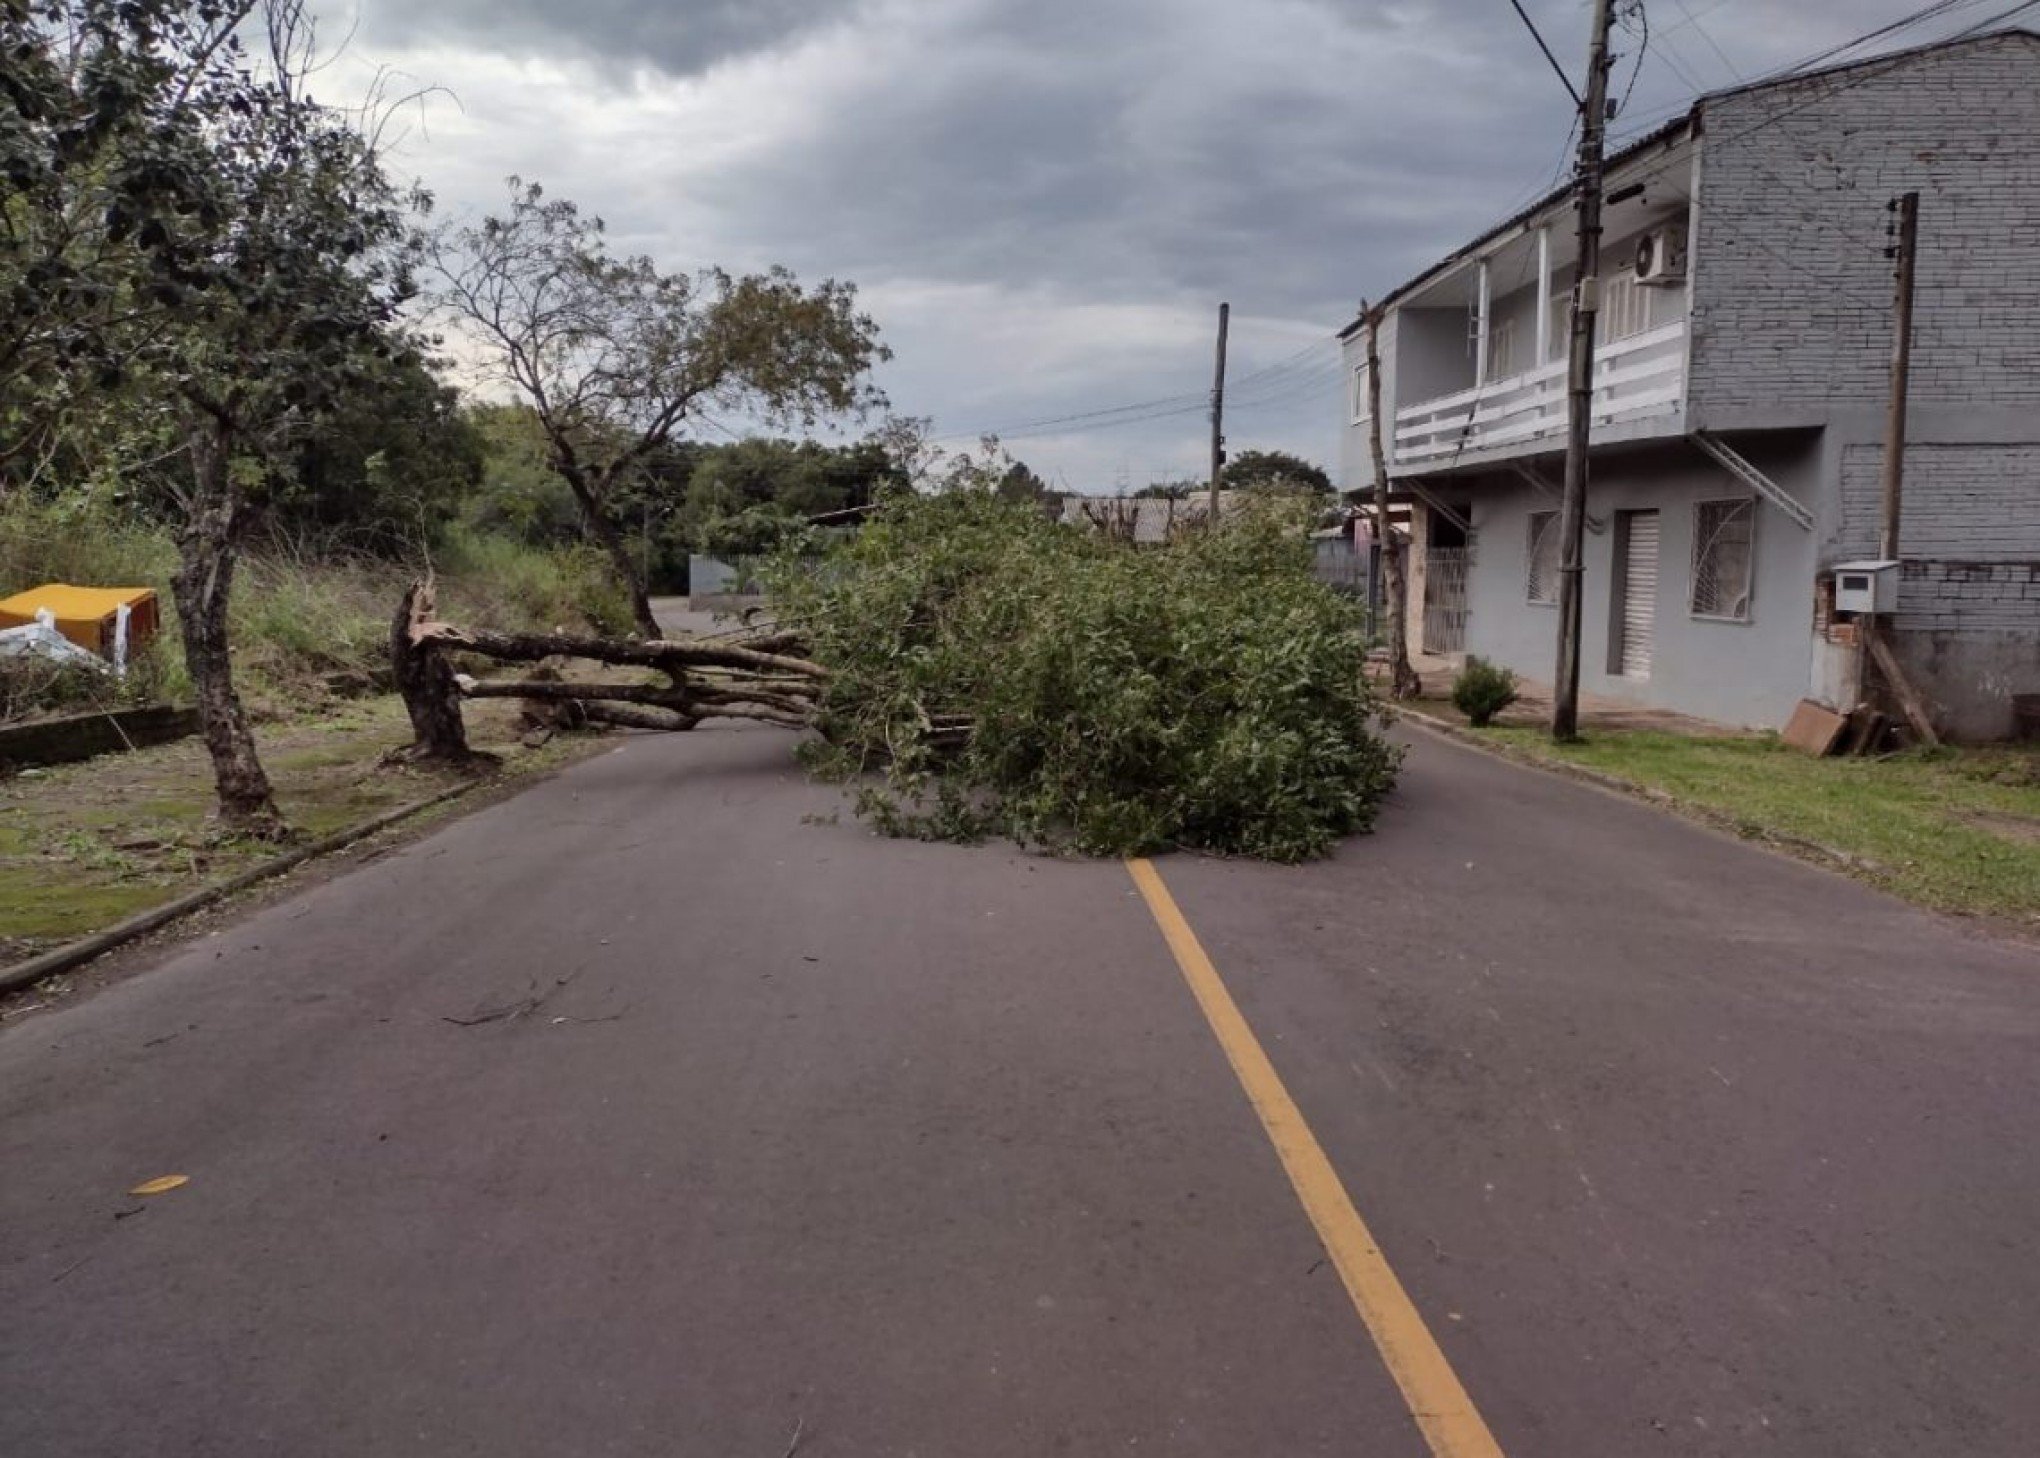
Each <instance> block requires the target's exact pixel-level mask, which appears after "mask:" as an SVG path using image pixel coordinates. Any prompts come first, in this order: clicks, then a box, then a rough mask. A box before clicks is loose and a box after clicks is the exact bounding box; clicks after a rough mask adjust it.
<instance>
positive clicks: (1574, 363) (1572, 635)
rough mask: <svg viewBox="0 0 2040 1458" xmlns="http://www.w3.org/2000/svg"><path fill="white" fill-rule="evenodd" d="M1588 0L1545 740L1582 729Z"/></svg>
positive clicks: (1602, 118)
mask: <svg viewBox="0 0 2040 1458" xmlns="http://www.w3.org/2000/svg"><path fill="white" fill-rule="evenodd" d="M1609 4H1610V0H1594V32H1593V40H1592V43H1591V44H1590V46H1589V48H1588V51H1587V99H1586V104H1585V105H1584V106H1583V107H1581V109H1580V152H1579V163H1578V173H1577V178H1578V192H1579V246H1580V258H1579V266H1578V268H1577V269H1576V270H1575V271H1574V276H1573V302H1572V331H1571V333H1572V340H1571V353H1570V354H1569V355H1568V363H1567V365H1566V437H1565V490H1564V495H1563V497H1562V499H1561V502H1560V510H1559V552H1560V561H1559V569H1558V574H1559V575H1558V671H1557V673H1556V674H1555V675H1554V682H1553V684H1552V695H1551V737H1552V738H1553V739H1557V740H1561V741H1563V740H1570V739H1577V738H1578V737H1579V732H1580V624H1581V603H1580V585H1581V583H1580V579H1581V577H1582V576H1583V574H1584V567H1583V565H1582V563H1581V560H1580V559H1581V554H1582V550H1583V547H1584V539H1583V533H1584V529H1585V526H1586V519H1587V443H1588V434H1589V430H1590V427H1591V424H1592V421H1593V406H1594V316H1595V314H1596V313H1597V312H1598V311H1599V309H1600V307H1601V297H1600V294H1601V147H1602V142H1603V139H1604V137H1605V134H1606V131H1607V127H1608V11H1609Z"/></svg>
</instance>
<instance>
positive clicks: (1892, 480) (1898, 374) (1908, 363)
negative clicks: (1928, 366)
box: [1877, 192, 1920, 560]
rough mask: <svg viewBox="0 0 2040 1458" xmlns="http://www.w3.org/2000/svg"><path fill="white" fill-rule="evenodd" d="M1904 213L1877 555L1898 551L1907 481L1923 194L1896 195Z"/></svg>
mask: <svg viewBox="0 0 2040 1458" xmlns="http://www.w3.org/2000/svg"><path fill="white" fill-rule="evenodd" d="M1891 210H1892V211H1893V212H1894V213H1896V214H1897V215H1898V243H1897V246H1896V247H1894V248H1890V249H1887V250H1886V253H1887V255H1895V256H1896V257H1897V259H1898V268H1897V280H1898V281H1897V285H1896V291H1895V298H1894V302H1893V304H1892V310H1891V313H1892V331H1891V403H1890V411H1889V413H1888V414H1887V415H1886V416H1885V420H1884V524H1883V528H1882V530H1881V531H1880V532H1879V533H1878V536H1877V555H1878V556H1880V557H1883V558H1885V559H1886V560H1895V559H1896V558H1897V556H1898V518H1899V504H1900V497H1901V495H1902V493H1903V490H1904V486H1905V407H1906V396H1907V394H1908V393H1909V390H1910V385H1911V380H1912V335H1913V264H1914V260H1915V258H1916V256H1917V254H1918V252H1919V238H1920V195H1919V194H1918V193H1916V192H1909V193H1907V194H1905V196H1903V197H1897V198H1893V199H1892V200H1891Z"/></svg>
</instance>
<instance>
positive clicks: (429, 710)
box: [390, 579, 495, 768]
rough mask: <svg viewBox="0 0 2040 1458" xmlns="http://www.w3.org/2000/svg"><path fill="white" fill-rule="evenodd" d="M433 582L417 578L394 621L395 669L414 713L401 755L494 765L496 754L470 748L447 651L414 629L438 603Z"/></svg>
mask: <svg viewBox="0 0 2040 1458" xmlns="http://www.w3.org/2000/svg"><path fill="white" fill-rule="evenodd" d="M434 599H435V592H434V588H433V584H432V582H431V581H430V580H429V579H428V580H426V581H423V582H414V583H412V584H411V586H410V587H409V588H408V589H407V590H406V591H405V593H404V597H403V601H402V602H400V603H399V604H398V605H397V614H396V617H395V619H394V620H392V622H391V623H390V668H391V671H392V673H393V674H394V676H395V678H396V681H397V692H398V693H400V694H402V695H403V696H404V710H405V712H406V713H408V714H409V715H410V716H411V733H412V736H413V737H412V741H411V744H410V746H409V747H408V748H406V749H404V750H401V751H399V753H398V756H397V757H399V758H402V759H405V760H408V761H411V762H413V763H417V762H419V761H424V760H433V761H438V762H440V763H443V764H454V765H460V766H462V767H466V768H472V767H478V766H480V765H484V764H493V763H494V762H495V756H494V755H489V754H483V753H481V752H479V751H477V750H473V749H470V748H468V742H467V725H466V724H465V723H464V722H463V721H462V719H461V713H460V687H459V685H458V684H457V683H456V682H455V677H454V672H453V665H452V664H451V663H449V662H448V661H447V657H446V649H445V648H444V647H442V646H441V645H440V644H438V643H436V642H432V641H429V640H428V641H425V642H422V643H421V642H417V641H414V639H413V631H414V629H415V628H416V626H417V625H418V624H420V623H425V622H430V621H431V619H432V612H433V608H434V606H435V601H434Z"/></svg>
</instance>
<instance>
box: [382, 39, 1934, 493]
mask: <svg viewBox="0 0 2040 1458" xmlns="http://www.w3.org/2000/svg"><path fill="white" fill-rule="evenodd" d="M367 3H368V5H369V9H368V12H367V14H366V17H365V25H364V30H363V41H362V43H361V49H362V50H363V51H364V52H365V53H368V54H370V55H371V56H372V58H373V59H377V60H395V61H396V62H397V63H398V64H401V65H403V66H404V67H405V68H406V69H407V70H409V71H410V72H411V73H412V74H414V75H416V76H418V77H419V78H420V79H421V80H427V81H443V82H445V83H446V84H448V85H450V86H452V87H453V88H454V89H455V90H456V91H457V92H458V93H459V95H460V97H461V101H462V104H463V106H464V108H465V115H463V116H461V117H458V118H441V119H440V120H439V122H438V123H437V124H436V125H435V126H434V128H433V131H432V135H431V139H430V141H429V142H422V141H421V143H420V144H419V145H418V147H417V148H416V151H415V155H414V159H413V160H414V161H415V162H416V164H417V166H418V167H419V169H420V170H421V171H422V172H423V173H424V174H425V178H426V181H427V182H428V184H431V185H434V186H435V187H436V188H437V189H438V190H439V191H440V193H441V195H442V197H443V198H445V200H446V201H447V203H448V204H449V206H450V207H451V208H453V209H454V210H459V209H461V208H464V207H465V208H474V207H485V206H487V205H489V204H490V203H492V202H494V201H495V200H496V198H497V197H498V196H500V193H499V192H497V190H496V184H497V180H498V179H500V177H501V176H502V175H504V174H506V173H509V172H512V171H516V172H521V173H524V174H525V175H528V176H537V177H540V178H543V179H544V180H545V181H546V183H547V184H548V186H549V187H550V188H551V189H552V190H553V191H555V192H558V193H564V194H566V195H569V196H573V197H575V198H577V199H578V200H580V201H582V202H583V203H584V204H586V205H587V206H589V207H591V208H593V209H595V210H597V211H600V212H602V213H603V214H604V215H605V216H607V217H608V218H609V219H610V220H611V221H612V223H613V224H614V225H615V227H616V229H617V232H618V235H619V237H621V238H623V239H624V240H626V241H627V242H628V243H629V244H630V245H631V246H633V247H637V248H642V249H644V250H645V251H649V252H652V253H654V254H655V255H656V256H658V257H660V258H661V259H662V261H664V262H666V263H667V264H668V265H669V266H673V267H689V266H693V265H695V264H698V263H703V262H708V261H718V262H723V263H727V264H730V265H733V266H755V265H757V264H760V263H764V262H767V261H779V262H785V263H787V264H789V265H790V266H792V267H794V268H795V269H797V270H798V271H800V272H802V273H804V274H810V275H822V274H829V275H835V276H838V277H848V278H854V279H856V280H857V281H858V282H859V283H860V284H861V285H863V286H865V288H866V289H867V292H868V295H869V297H870V299H871V301H872V303H873V307H874V309H875V310H876V311H877V312H878V313H879V317H880V322H881V324H882V325H883V326H885V327H886V329H887V331H888V333H889V335H890V337H891V338H892V339H893V342H894V344H895V346H896V347H897V348H898V349H899V359H898V360H897V361H896V363H895V365H894V366H893V367H892V368H891V369H890V371H889V373H888V375H887V378H886V383H887V386H888V388H889V389H890V390H891V392H892V393H893V395H894V397H895V400H896V403H897V404H898V405H899V406H901V407H902V408H904V409H906V410H909V411H911V412H913V413H919V414H934V415H936V416H937V417H938V418H939V420H940V421H941V423H942V425H943V426H944V428H957V429H963V428H974V427H977V426H981V425H991V424H1000V423H1008V422H1011V421H1015V420H1021V421H1025V420H1033V419H1037V418H1041V417H1045V416H1051V415H1068V414H1075V413H1078V412H1082V411H1086V410H1095V409H1097V408H1099V407H1101V406H1106V405H1112V404H1116V403H1119V402H1122V401H1128V400H1144V399H1150V398H1155V397H1160V396H1171V395H1176V394H1185V395H1194V393H1195V392H1196V391H1198V390H1200V389H1201V388H1202V387H1203V384H1204V382H1205V377H1206V376H1207V375H1208V371H1209V353H1208V351H1209V344H1208V333H1209V319H1210V314H1211V312H1212V310H1213V308H1214V307H1215V305H1216V303H1217V301H1218V299H1219V298H1221V297H1224V298H1229V299H1230V300H1231V302H1232V304H1233V307H1234V310H1235V317H1236V327H1237V332H1238V342H1237V349H1236V357H1237V358H1238V360H1239V365H1238V368H1239V370H1240V372H1242V373H1245V372H1249V371H1252V370H1255V369H1259V368H1264V367H1266V366H1268V365H1270V364H1272V363H1274V362H1276V361H1278V360H1282V359H1285V358H1286V357H1288V356H1291V355H1293V354H1295V352H1296V351H1297V350H1298V349H1299V347H1301V346H1303V345H1304V344H1306V343H1307V342H1308V341H1309V340H1310V339H1311V338H1312V337H1313V336H1314V335H1322V336H1329V334H1330V333H1331V331H1332V330H1334V329H1335V328H1337V327H1338V326H1339V325H1340V324H1342V323H1343V322H1345V320H1346V319H1347V318H1349V317H1350V316H1351V313H1352V311H1353V308H1354V305H1355V304H1356V302H1357V301H1358V299H1359V298H1360V297H1361V296H1362V295H1363V294H1378V293H1379V292H1381V291H1382V290H1384V289H1386V288H1387V287H1390V286H1392V285H1393V284H1395V283H1397V282H1400V281H1401V280H1402V279H1403V278H1404V277H1406V276H1407V275H1409V274H1411V273H1413V272H1414V271H1416V270H1417V269H1419V268H1421V267H1422V266H1424V265H1425V264H1427V263H1429V262H1430V261H1432V260H1433V259H1435V258H1436V257H1437V256H1439V255H1440V254H1442V253H1444V252H1446V251H1448V250H1449V249H1451V248H1452V247H1455V246H1457V245H1458V244H1460V243H1462V242H1464V241H1465V240H1466V239H1467V238H1468V237H1470V236H1471V235H1472V234H1473V233H1474V232H1475V231H1477V230H1478V229H1479V228H1480V227H1482V226H1483V225H1484V224H1486V223H1488V222H1490V221H1492V220H1494V219H1496V218H1498V217H1501V216H1503V215H1505V214H1506V213H1508V212H1510V211H1511V210H1513V209H1514V208H1515V207H1517V206H1519V205H1520V204H1521V203H1523V202H1525V201H1527V200H1528V199H1529V197H1530V196H1532V195H1534V193H1535V192H1537V191H1539V190H1541V189H1542V188H1544V187H1546V186H1549V185H1550V184H1551V183H1553V182H1555V181H1556V180H1557V177H1558V176H1559V175H1560V170H1561V168H1562V167H1563V165H1564V164H1565V162H1566V161H1567V156H1566V152H1565V140H1566V133H1567V129H1568V126H1569V124H1570V122H1571V103H1570V101H1569V100H1568V98H1567V97H1566V96H1565V94H1564V92H1563V90H1562V89H1561V88H1560V86H1559V84H1558V81H1557V79H1556V78H1555V77H1553V76H1552V75H1551V74H1550V72H1549V70H1548V69H1547V68H1546V66H1545V63H1544V61H1543V59H1542V58H1541V57H1540V56H1539V55H1538V54H1537V52H1536V49H1535V46H1534V43H1533V42H1532V41H1531V39H1530V37H1529V36H1528V35H1527V34H1526V33H1525V32H1524V31H1523V29H1522V27H1521V25H1520V23H1519V22H1518V21H1517V20H1516V17H1515V16H1514V14H1513V13H1512V12H1511V11H1510V10H1509V9H1508V8H1507V7H1506V6H1505V5H1502V4H1500V3H1499V0H1380V3H1360V0H1258V3H1256V4H1254V5H1240V4H1238V3H1237V0H861V3H852V0H843V3H826V0H825V3H819V4H817V3H800V4H794V3H783V0H766V3H756V0H752V3H732V0H714V3H699V0H696V3H679V4H675V3H665V0H588V3H582V4H577V5H575V6H572V7H555V6H549V5H545V4H543V3H540V0H507V3H504V0H497V3H490V4H483V3H481V0H434V3H431V4H429V5H418V4H415V3H414V4H409V5H403V4H399V3H397V0H367ZM1908 3H1909V0H1884V3H1880V4H1879V6H1878V7H1877V8H1878V10H1879V11H1880V12H1882V11H1887V10H1888V11H1891V12H1892V15H1890V16H1887V15H1884V14H1882V13H1879V14H1876V15H1866V14H1864V13H1862V7H1861V5H1860V3H1859V0H1671V3H1669V4H1665V3H1654V4H1653V5H1652V7H1651V13H1652V18H1653V28H1654V31H1655V35H1654V36H1653V39H1652V44H1651V49H1650V52H1649V54H1648V56H1647V57H1646V59H1645V62H1644V64H1643V66H1642V69H1641V71H1640V72H1639V73H1638V74H1637V77H1636V82H1635V86H1634V92H1633V94H1632V95H1631V97H1630V101H1629V105H1628V109H1627V112H1626V114H1625V117H1624V119H1623V121H1622V122H1620V123H1618V130H1619V129H1620V128H1621V126H1623V125H1627V124H1633V125H1637V126H1641V125H1645V124H1647V123H1648V122H1650V121H1651V120H1652V119H1653V118H1654V117H1656V116H1661V115H1664V114H1668V113H1669V112H1670V111H1672V110H1675V109H1676V108H1677V107H1678V106H1679V105H1680V104H1682V103H1683V102H1684V101H1686V100H1687V99H1689V98H1690V96H1691V93H1692V90H1693V87H1694V85H1695V84H1698V85H1701V86H1715V85H1724V84H1730V83H1733V82H1734V81H1736V80H1738V79H1740V78H1741V77H1743V76H1747V75H1751V74H1755V73H1757V72H1759V71H1762V70H1764V69H1768V68H1770V67H1772V66H1774V65H1777V64H1779V63H1781V62H1783V61H1786V60H1788V59H1792V58H1795V57H1797V56H1800V55H1804V54H1806V53H1808V52H1810V51H1812V50H1815V49H1819V48H1821V47H1822V46H1825V45H1828V44H1832V43H1834V42H1836V41H1838V40H1841V39H1844V38H1846V37H1847V36H1849V35H1850V34H1853V33H1855V32H1856V31H1858V30H1863V29H1868V28H1869V27H1870V26H1871V25H1873V24H1876V23H1879V22H1880V21H1882V20H1885V19H1889V18H1893V17H1894V16H1895V15H1897V14H1900V13H1903V10H1904V8H1906V6H1907V4H1908ZM1531 8H1532V13H1533V14H1534V15H1536V17H1537V19H1538V21H1539V24H1540V25H1541V26H1542V27H1543V29H1544V32H1545V34H1546V36H1547V37H1548V38H1549V39H1550V41H1551V43H1552V45H1553V46H1554V48H1555V49H1556V50H1557V52H1558V53H1559V55H1560V56H1561V58H1564V59H1567V60H1568V62H1570V59H1571V58H1572V57H1574V56H1575V55H1578V54H1581V53H1583V51H1584V44H1585V42H1584V28H1585V24H1586V14H1585V8H1584V6H1581V5H1578V4H1576V3H1574V0H1539V3H1535V4H1533V5H1532V7H1531ZM1689 17H1690V18H1689ZM1914 38H1923V37H1914ZM1617 49H1618V51H1620V52H1623V53H1624V59H1623V61H1622V62H1621V64H1620V67H1619V69H1618V86H1620V87H1623V88H1624V89H1626V88H1627V86H1628V82H1629V76H1630V73H1631V69H1632V67H1633V65H1634V51H1635V49H1636V39H1635V37H1634V36H1633V35H1629V34H1625V35H1624V36H1623V37H1622V38H1621V40H1620V41H1619V42H1618V47H1617ZM1573 70H1574V71H1575V72H1577V70H1578V66H1577V64H1574V65H1573ZM1324 358H1325V361H1326V363H1327V364H1329V362H1330V359H1331V355H1330V352H1329V348H1327V350H1326V352H1325V356H1324ZM1335 375H1336V371H1335V370H1331V369H1328V368H1323V367H1319V368H1317V369H1315V370H1314V371H1313V370H1311V369H1306V368H1304V367H1303V366H1298V365H1292V366H1291V367H1290V368H1288V369H1287V370H1286V371H1285V373H1284V374H1282V375H1278V376H1275V377H1273V378H1272V379H1269V380H1266V381H1264V388H1263V390H1262V391H1261V393H1262V394H1264V395H1268V396H1270V397H1271V398H1269V399H1267V400H1266V401H1264V402H1262V403H1260V404H1258V405H1256V404H1251V403H1249V404H1246V405H1245V406H1244V407H1243V413H1242V420H1241V425H1240V427H1239V429H1237V430H1236V431H1235V432H1234V439H1235V442H1236V443H1239V444H1249V443H1252V444H1281V445H1289V446H1292V447H1294V448H1299V449H1303V450H1306V451H1307V452H1309V453H1313V454H1317V455H1320V456H1322V455H1326V454H1328V453H1329V450H1330V444H1331V440H1332V437H1333V435H1334V432H1335V430H1336V425H1337V422H1336V411H1337V383H1336V379H1335ZM1277 386H1283V387H1286V389H1287V393H1286V394H1285V393H1283V391H1281V390H1278V389H1277V388H1276V387H1277ZM1246 399H1247V401H1249V402H1251V401H1253V399H1254V394H1253V392H1247V395H1246ZM1198 434H1199V426H1198V423H1197V419H1196V417H1195V415H1194V414H1190V415H1186V416H1180V417H1175V418H1172V419H1170V420H1167V421H1160V422H1154V423H1151V424H1147V425H1142V426H1134V427H1127V428H1125V429H1123V430H1120V431H1117V432H1105V431H1098V432H1089V431H1087V432H1084V433H1082V434H1075V435H1071V436H1069V437H1067V438H1065V439H1062V440H1059V441H1046V442H1032V443H1023V444H1022V447H1021V448H1022V449H1023V451H1024V452H1025V453H1027V454H1029V456H1030V458H1033V457H1034V456H1035V455H1036V454H1037V453H1041V452H1048V453H1051V454H1052V456H1053V457H1054V458H1053V459H1044V460H1042V461H1038V462H1037V464H1038V465H1045V466H1048V467H1050V468H1052V467H1054V466H1057V465H1061V466H1063V467H1064V468H1065V469H1066V470H1067V471H1068V472H1069V473H1070V474H1071V475H1072V476H1080V477H1082V478H1084V479H1083V484H1092V485H1103V484H1109V482H1108V481H1106V480H1100V479H1099V478H1100V477H1109V476H1111V475H1114V474H1116V473H1117V471H1118V470H1119V469H1120V467H1121V463H1122V462H1124V463H1126V469H1127V470H1128V471H1130V473H1131V475H1132V477H1133V478H1134V479H1135V481H1136V483H1138V481H1140V480H1144V479H1146V477H1147V475H1149V474H1151V472H1152V470H1153V469H1154V467H1155V465H1156V464H1158V463H1163V462H1167V463H1175V464H1176V465H1179V466H1188V465H1190V464H1191V463H1193V462H1194V461H1195V459H1196V457H1197V454H1198V452H1199V450H1200V449H1201V446H1200V444H1199V441H1198ZM1249 434H1252V435H1255V438H1254V439H1253V440H1251V441H1249V440H1247V439H1246V438H1245V436H1246V435H1249ZM1122 442H1124V444H1122Z"/></svg>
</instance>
